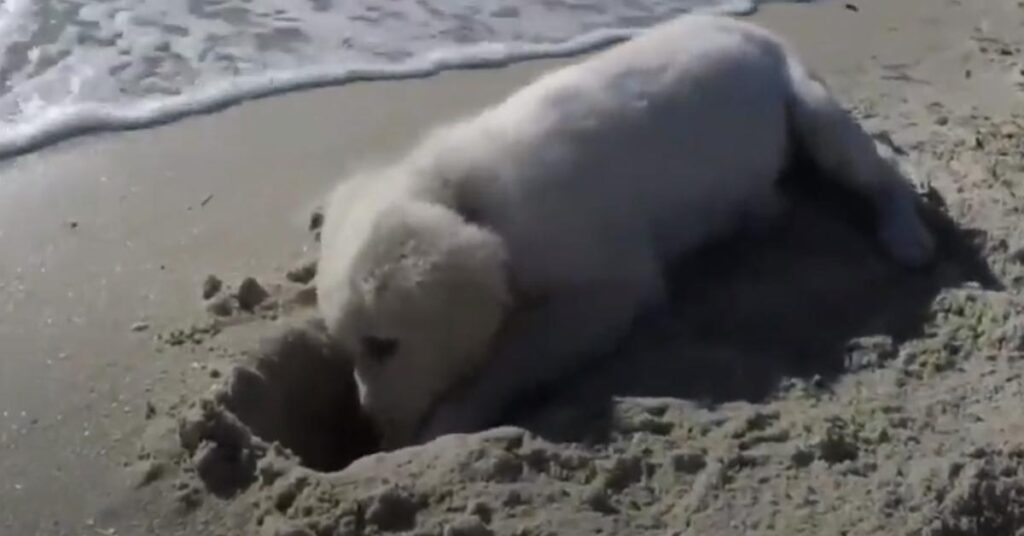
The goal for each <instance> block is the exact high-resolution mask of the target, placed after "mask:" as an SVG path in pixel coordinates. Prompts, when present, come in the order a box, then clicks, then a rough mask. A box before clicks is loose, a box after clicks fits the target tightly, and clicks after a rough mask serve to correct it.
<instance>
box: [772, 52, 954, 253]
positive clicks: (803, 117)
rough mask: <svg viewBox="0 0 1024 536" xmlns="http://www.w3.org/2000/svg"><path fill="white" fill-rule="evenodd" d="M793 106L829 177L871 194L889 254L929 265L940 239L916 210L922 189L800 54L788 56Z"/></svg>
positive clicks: (804, 139) (803, 137)
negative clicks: (805, 62)
mask: <svg viewBox="0 0 1024 536" xmlns="http://www.w3.org/2000/svg"><path fill="white" fill-rule="evenodd" d="M788 70H789V78H790V83H791V92H790V97H789V102H788V103H787V105H788V111H789V118H790V121H791V123H792V127H793V128H792V129H791V130H792V131H793V132H794V134H795V136H796V137H797V140H796V141H797V142H798V143H799V144H800V146H801V147H803V148H804V149H805V150H806V151H807V153H808V156H809V157H810V158H811V160H812V161H814V163H815V164H817V165H818V167H820V168H821V170H822V171H823V172H824V173H825V175H826V176H827V177H829V178H830V179H832V180H836V181H838V182H839V183H841V184H843V185H845V186H846V187H848V188H851V189H853V190H854V191H856V192H858V193H860V194H862V195H864V196H866V197H867V198H868V200H869V201H870V202H871V203H872V204H873V205H874V207H875V210H876V214H877V224H878V236H879V239H880V240H881V242H882V245H883V246H884V248H885V249H886V251H887V252H888V254H889V255H890V256H891V257H892V258H893V259H895V260H896V261H897V262H898V263H900V264H902V265H904V266H908V267H920V266H923V265H925V264H928V263H929V262H930V261H931V260H932V257H933V255H934V250H935V241H934V238H933V237H932V235H931V233H930V231H929V230H928V228H927V227H926V226H925V224H924V222H923V221H922V220H921V217H920V214H918V212H917V194H916V193H915V192H914V189H913V187H912V185H911V184H910V182H909V181H908V180H907V179H906V178H905V177H904V176H903V175H902V174H901V173H900V171H899V167H898V166H897V165H896V162H895V161H894V159H893V158H892V155H891V154H884V155H883V154H882V153H881V152H880V151H879V147H878V146H877V145H876V144H875V141H874V140H873V139H872V138H871V137H870V136H869V135H868V134H867V132H865V131H864V130H863V129H862V128H861V127H860V125H858V124H857V122H856V120H855V119H854V118H853V117H852V116H851V115H850V114H848V113H847V112H846V110H844V109H843V108H842V107H841V106H840V105H839V103H838V102H836V100H835V99H834V98H833V97H832V95H831V94H830V92H829V91H828V89H827V88H826V87H825V85H824V84H823V83H821V81H819V80H817V79H816V78H815V77H814V76H813V75H812V74H811V73H810V72H808V70H807V69H806V67H804V66H803V65H802V64H801V63H800V62H799V61H798V60H797V59H796V57H795V56H792V55H791V56H789V57H788Z"/></svg>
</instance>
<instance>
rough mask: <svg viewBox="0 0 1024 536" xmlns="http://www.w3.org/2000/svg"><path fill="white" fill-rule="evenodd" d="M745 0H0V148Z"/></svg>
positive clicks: (583, 45) (424, 70) (504, 54)
mask: <svg viewBox="0 0 1024 536" xmlns="http://www.w3.org/2000/svg"><path fill="white" fill-rule="evenodd" d="M755 7H756V5H755V0H0V157H2V156H5V155H11V154H15V153H20V152H24V151H27V150H31V149H34V148H37V147H40V146H42V145H45V144H47V143H49V142H51V141H55V140H59V139H62V138H64V137H67V136H69V135H74V134H78V133H82V132H86V131H92V130H98V129H123V128H138V127H144V126H148V125H152V124H158V123H161V122H166V121H170V120H173V119H176V118H179V117H182V116H184V115H188V114H191V113H196V112H202V111H208V110H212V109H216V108H218V107H221V106H225V105H229V104H232V103H235V102H238V101H239V100H242V99H247V98H253V97H258V96H263V95H269V94H274V93H278V92H282V91H288V90H294V89H298V88H303V87H311V86H317V85H326V84H340V83H344V82H346V81H352V80H366V79H375V78H396V77H411V76H423V75H427V74H431V73H434V72H437V71H439V70H442V69H446V68H452V67H460V66H486V65H491V64H503V63H507V62H511V61H516V60H522V59H527V58H535V57H543V56H553V55H564V54H571V53H575V52H579V51H583V50H586V49H589V48H593V47H596V46H599V45H603V44H607V43H609V42H613V41H617V40H621V39H624V38H627V37H628V36H630V35H632V33H633V32H635V31H637V30H639V29H643V28H645V27H648V26H650V25H652V24H655V23H657V22H660V21H662V20H665V19H668V18H670V17H672V16H675V15H678V14H680V13H683V12H688V11H716V12H726V13H737V14H738V13H745V12H750V11H752V10H753V9H754V8H755Z"/></svg>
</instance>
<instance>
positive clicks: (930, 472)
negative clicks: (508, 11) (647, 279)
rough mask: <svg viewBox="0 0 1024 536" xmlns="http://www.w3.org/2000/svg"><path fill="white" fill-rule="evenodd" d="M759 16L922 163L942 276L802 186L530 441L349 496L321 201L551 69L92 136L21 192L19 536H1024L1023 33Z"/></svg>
mask: <svg viewBox="0 0 1024 536" xmlns="http://www.w3.org/2000/svg"><path fill="white" fill-rule="evenodd" d="M756 18H757V19H758V20H760V21H762V22H764V23H765V24H767V25H768V26H770V27H773V28H776V29H779V30H781V31H782V32H783V33H785V34H786V35H788V36H790V37H791V38H792V40H793V41H794V42H795V43H796V44H797V46H798V48H799V49H800V50H801V51H802V52H803V54H804V55H805V56H806V58H807V59H808V61H809V62H810V63H811V64H812V65H814V66H815V67H817V68H818V69H819V70H820V71H821V72H822V74H824V75H825V77H826V78H827V80H828V81H829V83H830V85H831V86H832V87H833V88H834V89H835V91H836V92H837V94H838V95H839V96H840V98H841V99H842V100H843V102H844V103H846V104H848V105H849V106H850V107H851V108H852V109H854V110H855V112H856V113H857V115H858V116H859V117H861V118H862V119H863V121H864V122H865V124H866V125H867V126H868V127H869V129H870V130H871V131H872V132H875V133H877V134H879V136H880V137H881V138H882V139H891V141H892V143H894V144H895V145H896V146H897V147H898V148H899V149H900V150H901V151H902V152H903V153H904V160H905V162H906V164H907V167H908V169H909V170H910V171H911V176H912V177H913V178H914V179H915V181H916V182H917V183H918V184H919V186H920V187H921V190H922V192H923V193H924V196H923V197H924V198H926V199H927V201H928V205H929V215H930V218H929V219H930V220H931V221H932V223H933V225H934V226H935V228H936V231H937V233H938V234H939V235H940V237H941V252H940V253H941V260H940V262H939V263H938V265H937V266H936V267H935V269H934V270H931V271H929V272H927V273H907V272H904V271H901V270H899V269H897V268H895V267H893V266H891V265H890V264H889V263H887V262H886V261H885V260H884V258H883V256H882V255H881V254H880V253H879V252H878V251H877V250H876V248H875V246H874V245H873V242H872V240H871V239H870V231H869V230H866V229H865V228H864V225H863V218H862V217H861V214H860V213H859V212H858V207H857V206H847V204H845V203H842V202H841V199H839V198H837V197H836V196H833V195H831V193H832V192H826V191H814V190H807V189H806V188H804V187H803V186H801V185H800V184H799V182H800V181H796V182H797V183H798V184H797V185H796V186H794V195H795V196H796V197H797V200H798V201H797V203H796V205H795V210H794V213H793V215H792V216H791V218H789V219H788V220H787V222H785V223H784V224H783V225H782V226H780V227H779V228H778V229H777V230H776V231H775V232H773V233H771V234H770V235H767V236H762V237H750V238H740V239H737V240H735V241H732V242H730V243H726V244H722V245H720V246H718V247H714V248H710V249H709V250H707V251H703V252H700V254H698V255H695V256H694V257H691V258H687V259H682V260H681V262H680V266H679V267H678V275H677V277H675V278H674V281H675V288H676V294H675V295H676V296H678V299H677V300H676V303H674V304H673V305H672V307H671V308H670V310H668V311H662V312H660V313H659V314H657V315H655V316H654V317H653V318H651V319H650V320H649V321H647V322H645V323H643V325H641V327H639V328H638V330H637V332H636V333H635V334H634V336H633V337H631V339H630V340H629V341H627V344H626V345H625V346H624V348H623V350H622V352H621V353H620V354H619V355H616V356H611V357H610V358H609V359H607V360H605V361H602V362H599V363H596V364H595V366H593V367H591V368H590V369H589V370H587V371H586V372H585V373H584V374H581V375H580V377H579V378H577V379H576V380H575V381H573V382H571V383H568V384H566V385H565V386H563V388H561V389H559V390H557V391H555V390H553V391H551V392H550V393H547V395H546V396H544V397H542V398H538V399H536V400H534V401H532V403H531V404H529V405H523V406H521V407H519V408H515V411H513V412H512V413H511V414H510V416H509V423H510V424H514V425H515V426H514V427H512V426H510V427H504V428H500V429H496V430H492V431H489V432H485V433H482V434H477V435H472V436H455V437H448V438H442V439H441V440H438V441H437V442H435V443H433V444H430V445H426V446H423V447H416V448H411V449H406V450H402V451H398V452H393V453H384V454H377V455H372V456H368V457H364V458H361V459H358V460H357V461H355V462H354V463H352V464H351V465H349V466H348V467H347V468H345V469H344V470H341V471H336V470H337V469H340V468H342V467H344V466H346V465H347V464H348V463H349V462H351V461H352V460H353V459H355V458H357V457H358V456H359V455H360V454H364V453H368V452H369V451H371V450H372V446H373V438H372V437H371V436H370V434H369V433H368V432H367V430H366V428H365V424H364V423H362V422H360V421H359V420H358V419H357V418H355V417H354V414H355V412H354V409H353V402H352V396H351V390H350V388H351V385H349V384H348V383H347V380H345V377H346V375H345V371H344V367H343V365H339V363H338V362H337V361H334V360H332V359H330V356H329V355H327V353H328V350H327V349H326V348H325V346H324V344H323V339H322V335H321V334H320V332H319V330H318V327H317V325H316V321H315V319H314V318H311V315H312V310H311V308H310V303H311V301H312V300H313V299H315V297H314V296H312V294H311V292H310V289H309V288H308V287H307V286H306V284H304V283H303V281H304V280H305V279H307V278H308V276H309V274H308V272H305V273H304V272H303V270H302V269H301V263H302V262H303V260H304V259H308V258H310V256H311V255H313V254H314V252H315V250H316V244H315V240H314V236H313V233H311V231H310V229H309V223H310V214H311V212H312V210H313V208H314V206H315V205H316V204H317V202H318V196H320V195H321V194H322V193H323V192H324V191H325V190H326V189H327V188H328V187H329V186H330V185H331V184H332V182H333V181H334V180H335V179H336V178H337V177H338V176H339V175H340V174H341V170H343V169H344V167H345V166H346V165H351V164H352V163H353V162H357V161H359V160H361V159H366V158H383V157H386V155H387V154H390V153H392V152H393V151H396V150H401V149H402V148H404V147H405V146H407V144H408V143H410V142H411V141H412V140H413V138H414V137H415V136H416V135H417V134H418V133H420V132H422V130H423V129H424V128H425V127H426V126H427V125H429V124H431V123H434V122H436V121H440V120H444V119H448V118H452V117H454V116H456V115H458V114H461V113H465V112H468V111H471V110H473V109H475V108H477V107H479V106H481V105H483V104H485V103H488V102H491V101H493V100H494V99H497V98H499V97H500V96H502V95H504V94H506V93H507V92H509V91H510V90H511V89H512V88H514V87H515V86H517V85H519V84H522V83H524V82H525V81H527V80H529V79H530V78H532V77H534V76H536V74H537V73H539V72H541V71H542V70H543V69H546V68H548V67H550V66H552V65H556V64H558V63H559V62H558V61H547V62H532V63H528V64H522V65H518V66H514V67H510V68H506V69H500V70H490V71H466V72H452V73H447V74H443V75H440V76H437V77H434V78H431V79H427V80H417V81H407V82H384V83H367V84H358V85H351V86H347V87H342V88H333V89H324V90H317V91H309V92H304V93H298V94H293V95H287V96H282V97H277V98H272V99H266V100H262V101H258V102H254V103H249V104H245V105H241V106H237V107H234V108H231V109H228V110H225V111H223V112H220V113H218V114H214V115H210V116H204V117H198V118H194V119H189V120H186V121H182V122H179V123H175V124H172V125H168V126H164V127H160V128H156V129H151V130H146V131H138V132H131V133H119V134H110V135H103V136H92V137H89V138H82V139H77V140H72V141H70V142H66V143H63V144H60V145H59V146H56V147H52V148H49V149H46V150H43V151H40V152H38V153H35V154H32V155H28V156H25V157H22V158H19V159H17V160H13V161H9V162H6V163H3V164H2V165H0V251H3V256H2V257H0V311H2V314H3V316H2V317H0V341H2V346H0V534H11V535H22V534H25V535H28V534H179V533H180V534H218V535H219V534H225V535H226V534H265V535H278V536H283V535H292V536H298V535H307V534H315V535H317V536H326V535H339V536H340V535H358V534H376V533H388V532H399V533H400V532H405V533H413V534H423V535H426V534H445V535H487V534H498V535H511V534H522V535H526V534H530V535H541V534H597V533H602V534H780V535H783V534H784V535H793V534H851V535H852V534H908V535H909V534H934V535H940V536H952V535H982V534H984V535H988V534H993V535H1002V534H1007V535H1011V534H1015V533H1016V534H1020V532H1018V531H1019V530H1020V527H1022V526H1024V509H1022V507H1021V505H1022V504H1024V424H1022V423H1021V421H1020V419H1019V414H1020V410H1019V408H1020V404H1021V400H1022V395H1024V379H1022V377H1021V373H1022V371H1024V368H1022V367H1024V361H1022V360H1021V357H1022V356H1024V353H1022V352H1024V338H1022V337H1024V295H1022V294H1021V288H1022V285H1024V265H1022V263H1024V253H1022V252H1024V215H1022V214H1021V208H1022V204H1021V199H1020V196H1021V195H1022V194H1024V150H1022V149H1024V116H1022V115H1020V114H1021V112H1024V99H1022V95H1024V94H1022V93H1021V91H1022V87H1021V82H1022V81H1024V72H1022V68H1024V64H1022V59H1021V58H1022V56H1021V46H1022V45H1024V34H1021V33H1020V30H1019V29H1020V28H1021V25H1022V23H1024V7H1022V6H1021V5H1019V4H1018V3H1017V2H1016V1H1011V0H985V1H980V0H979V1H975V2H960V1H946V0H941V1H940V0H861V1H857V2H854V3H834V2H827V3H823V4H819V5H771V6H768V7H767V8H765V9H764V10H763V11H762V12H761V13H760V14H758V15H757V16H756ZM806 173H809V172H808V171H807V170H797V173H795V176H797V177H800V176H804V175H806ZM296 267H299V268H300V269H298V270H294V271H293V268H296ZM290 271H291V273H290V275H286V274H288V273H289V272H290ZM210 274H216V276H217V277H218V278H219V279H220V280H222V281H221V286H222V287H223V288H221V289H219V290H218V289H217V288H216V287H217V284H216V283H215V282H214V281H213V280H211V279H209V278H208V276H209V275H210ZM249 277H253V278H255V280H256V282H258V285H259V287H257V286H256V284H254V282H253V281H251V280H249V281H247V280H246V279H247V278H249ZM261 288H262V289H263V290H262V291H261V290H260V289H261ZM204 293H206V294H208V295H209V296H210V300H208V301H204V300H203V296H202V295H203V294H204ZM243 306H249V307H243ZM293 363H296V364H301V366H291V364H293ZM330 378H338V379H337V381H335V382H332V381H329V379H330ZM303 465H305V466H307V467H303Z"/></svg>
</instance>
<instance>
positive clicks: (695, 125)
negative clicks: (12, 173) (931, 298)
mask: <svg viewBox="0 0 1024 536" xmlns="http://www.w3.org/2000/svg"><path fill="white" fill-rule="evenodd" d="M794 142H798V143H799V146H800V147H801V148H802V150H804V151H805V152H806V153H807V154H808V155H809V156H810V157H811V158H812V159H813V160H814V161H815V162H816V164H818V165H819V166H820V167H821V168H822V169H823V170H824V171H825V172H826V174H827V176H828V177H830V178H831V179H832V180H835V181H838V182H839V183H842V184H844V185H846V186H847V187H851V188H852V189H853V190H854V191H856V192H858V193H860V194H863V196H864V197H865V198H866V199H868V200H870V201H871V202H872V203H873V204H874V206H875V207H876V209H877V217H878V229H879V239H880V241H881V244H882V245H883V246H884V248H885V249H886V250H887V251H888V252H889V254H890V255H891V256H892V257H893V258H894V259H895V260H896V261H898V262H899V263H901V264H904V265H907V266H918V265H922V264H924V263H926V262H928V261H929V259H930V258H931V256H932V251H933V240H932V237H931V235H930V234H929V232H928V231H927V229H926V228H925V226H924V225H923V223H922V222H921V220H920V219H919V215H918V213H917V211H916V199H915V197H916V196H915V193H914V192H913V189H912V188H911V187H910V185H909V183H908V182H906V181H905V180H904V179H903V177H902V176H901V175H900V174H899V172H898V170H897V168H896V166H895V165H894V163H893V162H891V161H889V160H888V159H887V158H886V157H883V156H882V155H881V154H880V153H879V152H878V149H877V147H876V145H875V144H874V142H873V141H872V140H871V139H870V137H869V136H868V135H867V134H866V133H865V132H864V131H863V130H862V129H861V128H860V127H859V126H858V125H857V124H856V122H855V121H854V120H853V119H852V118H851V117H850V116H849V115H848V114H847V113H846V112H845V111H844V110H843V109H842V108H841V107H840V106H839V105H838V104H837V103H836V101H835V100H833V98H832V97H831V96H830V94H829V92H828V90H827V89H826V87H825V86H824V85H823V84H822V83H821V82H820V81H819V80H818V79H816V78H815V77H814V76H812V75H811V74H810V73H809V72H808V70H807V69H806V68H805V67H804V65H803V64H802V63H801V62H800V61H799V59H798V58H797V57H796V55H795V54H794V53H793V52H792V50H791V49H790V47H789V46H788V45H786V44H785V43H783V42H782V41H781V40H780V39H779V38H778V37H776V36H775V35H773V34H771V33H769V32H768V31H767V30H765V29H763V28H760V27H758V26H755V25H753V24H750V23H746V22H742V21H739V20H736V19H732V18H727V17H716V16H697V15H685V16H682V17H680V18H677V19H675V20H673V21H669V22H667V23H665V24H663V25H661V26H659V27H656V28H654V29H651V30H649V31H648V32H646V33H645V34H643V35H641V36H638V37H637V38H634V39H633V40H631V41H628V42H626V43H623V44H620V45H618V46H615V47H612V48H610V49H608V50H606V51H604V52H602V53H599V54H596V55H594V56H592V57H590V58H589V59H587V60H585V61H583V62H581V63H578V64H576V65H573V66H569V67H565V68H562V69H559V70H556V71H554V72H552V73H549V74H547V75H545V76H543V77H541V78H540V79H539V80H537V81H535V82H534V83H532V84H530V85H528V86H526V87H524V88H522V89H521V90H519V91H518V92H516V93H514V94H513V95H511V96H510V97H509V98H507V99H506V100H504V101H503V102H500V103H498V104H497V105H495V106H493V107H491V108H488V109H486V110H484V111H483V112H482V113H479V114H478V115H475V116H473V117H470V118H466V119H464V120H462V121H459V122H456V123H453V124H450V125H447V126H445V127H443V128H439V129H436V130H434V131H432V132H431V133H430V134H429V135H428V136H426V137H425V139H423V140H422V141H421V143H420V144H419V145H418V146H417V147H416V148H415V149H414V150H413V151H412V152H411V153H410V154H409V155H407V156H406V157H405V158H403V159H401V160H399V161H397V162H395V163H393V164H392V165H388V166H384V167H381V168H379V169H374V170H371V171H367V172H364V173H362V174H360V175H359V176H356V177H354V178H351V179H348V180H346V181H345V182H343V183H341V184H340V186H339V187H338V189H337V190H336V191H335V192H334V193H333V194H332V197H331V199H330V201H329V203H328V207H327V211H326V218H325V223H324V230H323V234H322V252H321V258H320V265H319V275H318V280H317V285H318V291H319V296H320V307H321V311H322V314H323V316H324V318H325V320H326V322H327V324H328V326H329V328H330V331H331V333H332V335H333V336H334V337H335V338H337V340H338V341H339V342H340V343H341V344H343V345H345V346H346V347H347V348H348V349H349V350H350V351H351V353H352V354H353V355H354V356H355V375H356V378H357V380H358V383H359V386H360V393H361V398H362V402H363V404H364V407H365V408H366V409H367V411H368V412H369V413H370V414H371V415H372V416H373V417H374V418H375V420H376V421H377V423H378V425H379V426H380V427H381V429H382V431H383V432H384V433H385V436H386V437H387V438H388V440H389V443H390V444H392V445H401V444H406V443H408V442H410V441H413V440H416V439H418V440H426V439H430V438H433V437H436V436H438V435H441V434H445V433H451V432H465V431H474V430H478V429H480V428H482V427H485V426H487V425H489V424H491V423H492V422H493V419H495V417H496V416H498V413H499V412H500V411H501V409H502V408H503V407H504V405H505V404H506V402H508V401H509V400H510V398H511V397H513V396H515V395H516V394H518V393H520V392H521V391H522V390H523V389H524V388H527V387H530V386H533V385H535V384H537V383H540V382H546V381H551V380H554V379H556V378H558V377H559V376H561V375H563V374H566V373H568V372H571V371H572V370H573V369H574V367H576V366H577V365H578V364H579V363H580V360H581V359H585V358H587V357H589V356H593V355H595V354H597V353H599V352H601V351H603V350H606V349H608V348H610V347H611V345H613V344H614V343H615V342H616V341H617V340H618V339H619V337H620V336H621V335H623V334H624V331H625V330H626V329H627V328H628V326H629V324H630V322H631V320H632V319H633V318H634V316H635V315H636V314H637V313H638V312H640V311H641V310H643V309H644V308H646V307H648V306H651V305H653V304H655V303H656V302H658V301H659V300H661V299H662V298H663V295H664V281H663V273H662V271H663V267H664V266H665V265H666V262H667V261H669V260H672V259H673V258H675V257H676V256H678V255H679V254H681V253H683V252H685V251H687V250H690V249H691V248H694V247H695V246H698V245H700V244H703V243H705V242H707V241H708V240H713V239H715V238H717V237H721V236H722V235H723V234H725V233H728V232H731V231H733V230H735V229H737V227H738V226H740V225H742V224H744V222H747V221H751V220H753V221H757V220H759V219H761V218H764V217H765V216H766V215H771V214H773V213H776V212H777V211H778V210H779V209H780V208H781V205H780V203H781V199H780V194H779V192H778V191H777V190H776V179H777V178H778V177H779V175H780V172H781V171H782V169H783V167H784V165H785V163H786V161H787V158H788V156H789V154H790V153H789V151H790V149H791V147H792V145H793V143H794ZM457 385H458V386H459V388H458V389H455V387H456V386H457ZM417 432H418V433H417Z"/></svg>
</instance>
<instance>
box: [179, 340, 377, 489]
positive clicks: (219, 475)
mask: <svg viewBox="0 0 1024 536" xmlns="http://www.w3.org/2000/svg"><path fill="white" fill-rule="evenodd" d="M332 352H333V350H332V349H331V348H330V347H329V345H328V344H327V338H326V335H325V333H324V331H323V329H322V327H321V326H320V325H318V324H317V323H315V322H310V323H308V324H306V325H304V326H300V327H290V328H286V329H285V330H284V331H283V332H282V333H280V334H277V335H274V336H270V337H267V338H265V339H263V340H262V341H261V343H260V345H259V348H258V349H257V350H256V351H255V352H253V353H252V354H251V355H250V357H249V358H248V359H247V360H246V361H245V362H244V363H241V364H239V365H237V366H236V367H235V368H234V369H233V370H232V372H231V374H230V375H229V377H228V379H227V382H226V383H225V384H224V385H223V386H222V387H221V388H219V389H218V390H217V391H216V392H215V393H214V395H213V396H212V397H209V398H205V399H203V400H201V401H199V402H198V403H197V404H196V405H195V406H194V407H193V408H192V411H191V412H190V413H189V414H188V415H186V416H185V417H184V418H182V419H181V422H180V426H179V438H180V440H181V444H182V446H183V447H184V448H185V449H186V450H187V451H188V452H189V454H190V455H191V456H192V461H193V464H194V466H195V469H196V471H197V472H198V474H199V477H200V478H201V479H202V480H203V482H204V483H205V484H206V486H207V487H208V488H209V490H210V491H211V492H212V493H214V494H217V495H221V496H225V495H233V494H235V493H236V492H238V491H241V490H243V489H245V488H246V487H248V486H249V485H250V484H251V483H252V482H254V481H255V479H256V476H257V473H258V472H261V471H263V469H262V468H261V467H262V466H261V459H263V458H266V457H267V456H268V453H270V452H272V451H274V450H276V449H272V448H270V445H271V444H273V443H275V442H276V443H278V444H279V445H280V446H281V447H284V448H285V449H287V451H288V452H290V454H291V455H293V456H294V457H295V458H298V460H297V461H298V462H299V463H300V464H301V465H304V466H306V467H308V468H310V469H314V470H318V471H325V472H328V471H337V470H340V469H343V468H344V467H346V466H348V465H349V464H350V463H351V462H352V461H354V460H356V459H358V458H360V457H362V456H364V455H367V454H371V453H373V452H376V451H377V450H378V448H379V440H378V438H377V437H376V435H375V433H374V431H373V428H372V426H371V425H370V423H369V421H368V419H366V418H365V416H364V415H363V414H362V413H361V411H360V409H359V402H358V397H357V394H356V393H357V391H356V386H355V382H354V380H353V379H352V373H351V368H350V366H349V365H348V361H347V360H346V359H344V358H343V357H342V356H338V355H336V354H333V353H332ZM285 456H288V454H287V453H286V454H285Z"/></svg>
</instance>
